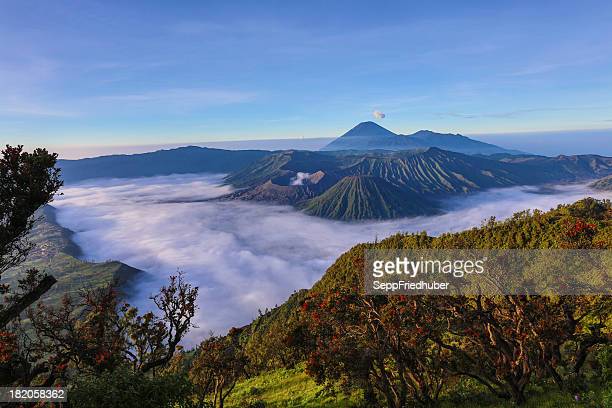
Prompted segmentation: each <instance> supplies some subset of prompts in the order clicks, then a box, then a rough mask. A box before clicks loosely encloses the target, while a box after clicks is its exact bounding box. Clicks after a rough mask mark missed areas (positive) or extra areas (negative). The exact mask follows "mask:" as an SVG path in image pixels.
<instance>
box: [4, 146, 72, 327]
mask: <svg viewBox="0 0 612 408" xmlns="http://www.w3.org/2000/svg"><path fill="white" fill-rule="evenodd" d="M1 156H2V157H1V158H0V276H1V275H2V273H4V272H6V271H7V270H8V269H10V268H12V267H15V266H17V265H19V264H20V263H21V262H23V261H24V260H25V258H26V257H27V255H28V253H29V252H30V249H31V248H32V245H31V244H30V243H29V242H28V239H27V234H28V232H29V231H30V230H31V229H32V226H33V224H34V221H35V219H34V213H35V211H36V210H37V209H38V208H40V207H41V206H43V205H45V204H48V203H49V202H51V201H52V199H53V196H54V195H55V194H56V193H57V191H58V190H59V189H60V187H61V186H62V181H61V180H60V170H59V169H57V168H56V167H55V165H56V162H57V154H50V153H48V152H47V151H46V150H45V149H36V150H34V152H32V153H28V152H24V151H23V146H17V147H11V146H8V145H7V146H6V148H5V149H4V150H3V151H2V153H1ZM55 282H56V280H55V278H53V277H52V276H48V275H42V274H40V273H39V272H38V271H36V270H30V271H28V276H27V280H24V281H23V282H22V285H21V289H25V291H23V292H19V293H13V294H12V295H11V296H10V297H9V298H8V299H7V300H8V302H7V303H6V304H4V305H2V307H1V308H0V329H2V328H4V327H6V325H7V324H8V323H9V322H10V321H11V320H13V319H15V318H16V317H17V316H19V314H21V313H22V312H23V311H24V310H25V309H27V308H28V307H29V306H30V305H31V304H33V303H34V302H36V301H37V300H38V299H39V298H40V297H41V296H42V295H43V294H44V293H45V292H46V291H47V290H49V289H50V288H51V286H53V284H55ZM9 291H10V288H9V287H8V286H7V285H2V286H1V288H0V294H7V293H9Z"/></svg>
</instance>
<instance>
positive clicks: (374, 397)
mask: <svg viewBox="0 0 612 408" xmlns="http://www.w3.org/2000/svg"><path fill="white" fill-rule="evenodd" d="M373 247H378V248H466V247H467V248H532V249H533V248H606V249H609V248H611V247H612V208H611V204H610V202H607V201H598V200H593V199H585V200H581V201H579V202H577V203H575V204H572V205H563V206H559V207H558V208H557V209H555V210H552V211H549V212H540V211H534V212H529V211H525V212H521V213H517V214H515V215H514V216H513V217H512V218H510V219H508V220H505V221H502V222H497V221H495V220H494V219H491V220H489V221H487V222H486V223H484V224H483V225H482V226H481V227H479V228H474V229H471V230H468V231H463V232H460V233H453V234H443V235H441V236H439V237H430V236H428V235H427V234H425V233H419V234H397V235H394V236H392V237H390V238H388V239H385V240H383V241H381V242H377V243H373V244H361V245H358V246H356V247H354V248H353V249H351V250H350V251H348V252H347V253H345V254H344V255H342V256H341V257H340V258H339V259H338V260H337V261H336V263H335V264H334V265H332V267H330V268H329V269H328V271H327V272H326V274H325V275H324V277H323V278H322V279H321V280H320V281H319V282H318V283H317V284H315V286H314V287H313V289H312V290H311V291H310V292H309V293H308V295H306V296H305V297H304V299H305V301H304V302H302V304H301V305H300V308H299V309H298V310H296V308H295V305H294V307H292V308H289V309H287V305H283V306H281V308H280V309H282V310H284V311H283V313H282V317H281V316H279V313H278V312H277V311H276V310H274V311H272V312H270V313H269V314H268V315H267V317H266V316H264V317H262V318H260V320H262V319H263V320H266V318H267V320H268V321H266V322H265V323H264V322H262V321H256V322H255V323H254V324H256V326H255V327H251V328H248V329H247V331H248V330H250V331H252V332H253V334H252V335H251V336H250V337H247V338H246V340H245V341H246V345H247V346H246V347H247V349H248V350H249V354H251V355H262V354H264V355H265V354H271V355H284V354H286V351H285V350H287V349H288V350H291V351H292V354H293V355H294V356H301V357H302V358H303V359H306V362H307V365H306V371H307V373H309V374H310V375H311V376H313V378H314V379H315V380H316V381H318V382H319V383H321V384H327V385H328V386H330V387H337V386H340V387H341V388H343V389H345V390H347V391H349V392H350V391H351V390H354V389H355V388H358V389H362V390H363V394H364V398H365V400H366V402H369V403H371V404H372V405H374V406H378V405H380V404H381V403H384V404H385V405H387V406H391V407H402V406H406V404H418V405H438V404H442V403H443V401H444V400H447V399H448V398H449V396H450V395H453V394H454V393H455V391H453V390H455V389H457V387H462V386H463V385H462V384H466V382H467V383H470V382H471V383H474V384H480V387H482V390H484V391H486V392H489V393H490V394H491V395H494V396H496V397H499V398H501V399H502V400H503V399H509V400H513V401H514V402H515V403H518V404H522V403H525V401H526V400H527V398H528V395H529V392H528V390H529V389H530V388H533V387H534V386H536V385H543V384H544V385H546V384H549V385H553V386H554V387H556V388H557V389H559V390H560V391H561V392H565V393H567V394H568V395H571V396H572V398H573V397H574V396H577V397H578V396H580V395H584V394H585V393H588V392H589V390H593V389H599V388H600V387H603V388H607V387H610V383H609V382H607V381H608V380H605V376H603V375H602V373H603V372H604V371H605V370H609V362H607V363H606V362H603V363H602V362H601V361H603V360H601V359H600V356H603V355H607V354H606V353H609V352H610V351H609V350H610V341H611V340H612V337H611V331H610V324H611V322H612V321H611V318H610V316H611V314H610V312H611V311H612V299H611V298H610V297H606V296H590V297H587V296H563V297H543V296H499V297H485V296H480V297H458V296H457V297H444V296H435V297H434V296H429V297H426V296H421V297H405V296H389V297H382V296H379V297H369V296H363V295H362V293H363V286H362V285H363V282H362V280H363V277H362V271H363V267H362V266H363V262H364V259H363V256H364V255H363V253H364V249H365V248H373ZM293 303H294V304H295V302H293ZM279 318H281V319H282V320H281V323H280V324H279V323H278V322H277V319H279ZM268 337H269V338H277V339H278V338H280V339H282V341H276V342H275V343H274V347H273V348H270V347H269V345H266V344H265V343H262V342H259V341H257V343H256V344H253V341H252V339H264V338H268ZM282 345H285V347H284V348H283V347H282ZM258 346H259V347H258ZM255 350H257V352H255ZM295 360H296V359H293V361H291V362H293V363H294V362H295ZM277 361H283V359H278V360H277ZM281 365H282V364H281ZM279 366H280V365H279ZM597 378H601V380H599V379H597ZM441 398H442V399H441ZM578 398H579V397H578Z"/></svg>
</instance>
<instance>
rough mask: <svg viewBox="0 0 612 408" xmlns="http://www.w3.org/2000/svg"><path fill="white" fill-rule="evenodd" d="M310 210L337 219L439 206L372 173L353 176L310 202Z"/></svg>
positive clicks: (418, 212) (419, 212) (404, 213)
mask: <svg viewBox="0 0 612 408" xmlns="http://www.w3.org/2000/svg"><path fill="white" fill-rule="evenodd" d="M304 211H305V212H306V213H307V214H310V215H315V216H318V217H323V218H331V219H335V220H365V219H388V218H398V217H403V216H404V217H405V216H415V215H426V214H432V213H436V212H437V210H436V207H435V206H434V205H433V204H432V203H430V202H428V201H427V200H425V199H424V198H422V197H419V196H418V195H417V194H415V193H412V192H410V191H405V190H401V189H400V188H398V187H396V186H394V185H393V184H391V183H389V182H387V181H385V180H383V179H381V178H379V177H372V176H349V177H345V178H343V179H342V180H340V181H339V182H338V183H336V184H335V185H334V186H333V187H332V188H330V189H329V190H327V191H326V192H325V193H323V194H321V195H320V196H318V197H315V198H313V199H312V200H310V201H308V202H306V204H305V206H304Z"/></svg>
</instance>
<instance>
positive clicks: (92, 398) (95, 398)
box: [68, 368, 191, 408]
mask: <svg viewBox="0 0 612 408" xmlns="http://www.w3.org/2000/svg"><path fill="white" fill-rule="evenodd" d="M190 394H191V384H190V383H189V382H188V380H187V379H186V378H184V377H182V376H178V375H161V376H156V377H151V376H147V375H143V374H140V373H135V372H133V371H132V370H129V369H127V368H119V369H117V370H114V371H113V372H108V373H105V374H102V375H100V376H97V377H94V376H82V377H80V378H77V379H76V381H75V384H74V388H73V389H72V390H71V391H70V392H69V394H68V399H69V401H70V406H72V407H75V408H98V407H105V408H115V407H116V408H141V407H151V408H153V407H159V408H170V407H176V406H179V407H189V406H191V404H190V402H189V400H188V398H189V395H190Z"/></svg>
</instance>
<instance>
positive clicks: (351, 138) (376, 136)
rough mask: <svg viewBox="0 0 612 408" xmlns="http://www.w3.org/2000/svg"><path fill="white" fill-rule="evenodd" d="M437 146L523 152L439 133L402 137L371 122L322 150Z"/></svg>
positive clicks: (472, 151) (465, 150) (421, 132)
mask: <svg viewBox="0 0 612 408" xmlns="http://www.w3.org/2000/svg"><path fill="white" fill-rule="evenodd" d="M426 147H437V148H440V149H442V150H449V151H452V152H458V153H464V154H483V155H490V154H500V153H501V154H518V153H520V152H517V151H513V150H508V149H504V148H503V147H500V146H496V145H493V144H490V143H484V142H481V141H478V140H474V139H470V138H469V137H467V136H463V135H460V134H453V133H437V132H434V131H431V130H426V129H424V130H419V131H417V132H415V133H413V134H410V135H403V134H401V135H398V134H396V133H393V132H391V131H390V130H387V129H385V128H384V127H382V126H380V125H379V124H377V123H374V122H371V121H368V122H362V123H359V124H358V125H357V126H355V127H354V128H352V129H351V130H349V131H348V132H346V133H345V134H343V135H342V136H340V137H339V138H337V139H335V140H333V141H332V142H330V143H329V144H327V145H326V146H325V147H323V148H322V149H321V150H327V151H330V150H392V151H398V150H413V149H420V148H426Z"/></svg>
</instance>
